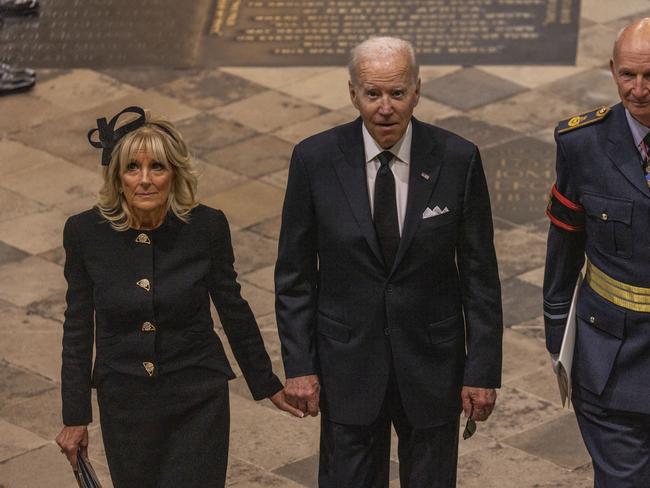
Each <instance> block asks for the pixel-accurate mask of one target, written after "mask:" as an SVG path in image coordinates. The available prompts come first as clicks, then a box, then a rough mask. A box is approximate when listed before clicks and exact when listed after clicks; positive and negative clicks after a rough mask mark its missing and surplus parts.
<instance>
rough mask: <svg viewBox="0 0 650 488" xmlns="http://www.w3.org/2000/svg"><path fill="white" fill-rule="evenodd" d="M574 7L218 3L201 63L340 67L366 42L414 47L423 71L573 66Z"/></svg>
mask: <svg viewBox="0 0 650 488" xmlns="http://www.w3.org/2000/svg"><path fill="white" fill-rule="evenodd" d="M579 11H580V0H545V1H544V0H543V1H540V2H517V3H514V2H510V3H507V4H505V5H504V2H494V1H492V0H476V1H473V2H471V5H468V4H467V3H465V2H458V1H457V0H407V1H404V0H356V1H354V2H350V1H348V0H287V1H283V2H277V1H274V0H241V1H237V2H229V1H226V0H218V1H217V2H216V8H215V10H214V18H213V21H212V25H211V26H210V31H211V32H212V34H214V35H213V36H212V38H211V39H208V40H207V41H206V44H205V52H206V55H205V56H204V59H205V60H206V61H207V62H210V61H211V62H216V63H217V64H219V63H222V64H227V65H295V64H307V65H324V64H339V65H340V64H345V63H346V62H347V56H348V52H349V50H350V48H351V47H352V46H354V45H355V44H357V43H358V42H360V41H362V40H364V39H366V38H368V37H370V36H371V35H392V36H397V37H402V38H405V39H408V40H410V41H411V42H413V43H414V45H415V47H416V49H417V51H418V52H419V55H420V60H421V62H423V63H426V64H464V65H472V64H516V63H528V64H530V63H541V64H572V63H573V62H574V61H575V55H576V45H577V32H578V21H579Z"/></svg>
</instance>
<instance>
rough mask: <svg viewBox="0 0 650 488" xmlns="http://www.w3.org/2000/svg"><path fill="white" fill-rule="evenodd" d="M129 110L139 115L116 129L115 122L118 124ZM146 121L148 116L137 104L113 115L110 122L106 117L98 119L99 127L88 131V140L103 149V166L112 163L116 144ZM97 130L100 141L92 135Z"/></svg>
mask: <svg viewBox="0 0 650 488" xmlns="http://www.w3.org/2000/svg"><path fill="white" fill-rule="evenodd" d="M127 112H131V113H135V114H138V115H139V117H138V118H137V119H135V120H133V121H131V122H129V123H128V124H124V125H123V126H122V127H120V128H119V129H117V130H115V124H117V120H118V119H119V118H120V116H121V115H123V114H125V113H127ZM145 122H146V118H145V115H144V110H143V109H142V108H140V107H135V106H133V107H127V108H125V109H124V110H122V111H121V112H120V113H119V114H117V115H116V116H115V117H113V118H112V119H111V121H110V122H107V121H106V117H102V118H101V119H97V127H96V128H94V129H91V130H89V131H88V142H90V144H91V145H92V146H93V147H96V148H97V149H102V166H108V165H109V164H110V162H111V154H112V153H113V148H114V147H115V144H117V143H118V141H119V140H120V139H122V137H124V136H125V135H126V134H128V133H129V132H132V131H134V130H135V129H137V128H139V127H142V126H143V125H144V124H145ZM95 131H97V133H98V135H99V142H97V141H93V140H92V136H93V134H94V133H95Z"/></svg>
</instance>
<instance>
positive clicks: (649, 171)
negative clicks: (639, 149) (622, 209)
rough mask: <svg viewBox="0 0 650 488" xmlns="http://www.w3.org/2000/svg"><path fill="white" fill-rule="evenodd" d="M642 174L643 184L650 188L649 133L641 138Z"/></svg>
mask: <svg viewBox="0 0 650 488" xmlns="http://www.w3.org/2000/svg"><path fill="white" fill-rule="evenodd" d="M643 149H644V151H643V152H644V153H645V154H644V155H643V172H644V173H645V182H646V183H647V185H648V186H650V154H649V152H650V132H648V133H647V134H646V136H645V137H644V138H643Z"/></svg>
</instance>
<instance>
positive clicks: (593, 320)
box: [589, 315, 596, 324]
mask: <svg viewBox="0 0 650 488" xmlns="http://www.w3.org/2000/svg"><path fill="white" fill-rule="evenodd" d="M589 322H591V323H592V324H594V323H595V322H596V317H594V316H593V315H592V316H591V317H589Z"/></svg>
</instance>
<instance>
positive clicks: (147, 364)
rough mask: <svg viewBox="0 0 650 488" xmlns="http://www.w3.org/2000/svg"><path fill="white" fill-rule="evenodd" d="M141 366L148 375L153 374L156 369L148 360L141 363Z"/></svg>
mask: <svg viewBox="0 0 650 488" xmlns="http://www.w3.org/2000/svg"><path fill="white" fill-rule="evenodd" d="M142 366H143V367H144V369H145V371H146V372H147V374H148V375H149V376H153V373H154V371H155V370H156V367H155V366H154V365H153V363H150V362H149V361H145V362H143V363H142Z"/></svg>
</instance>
